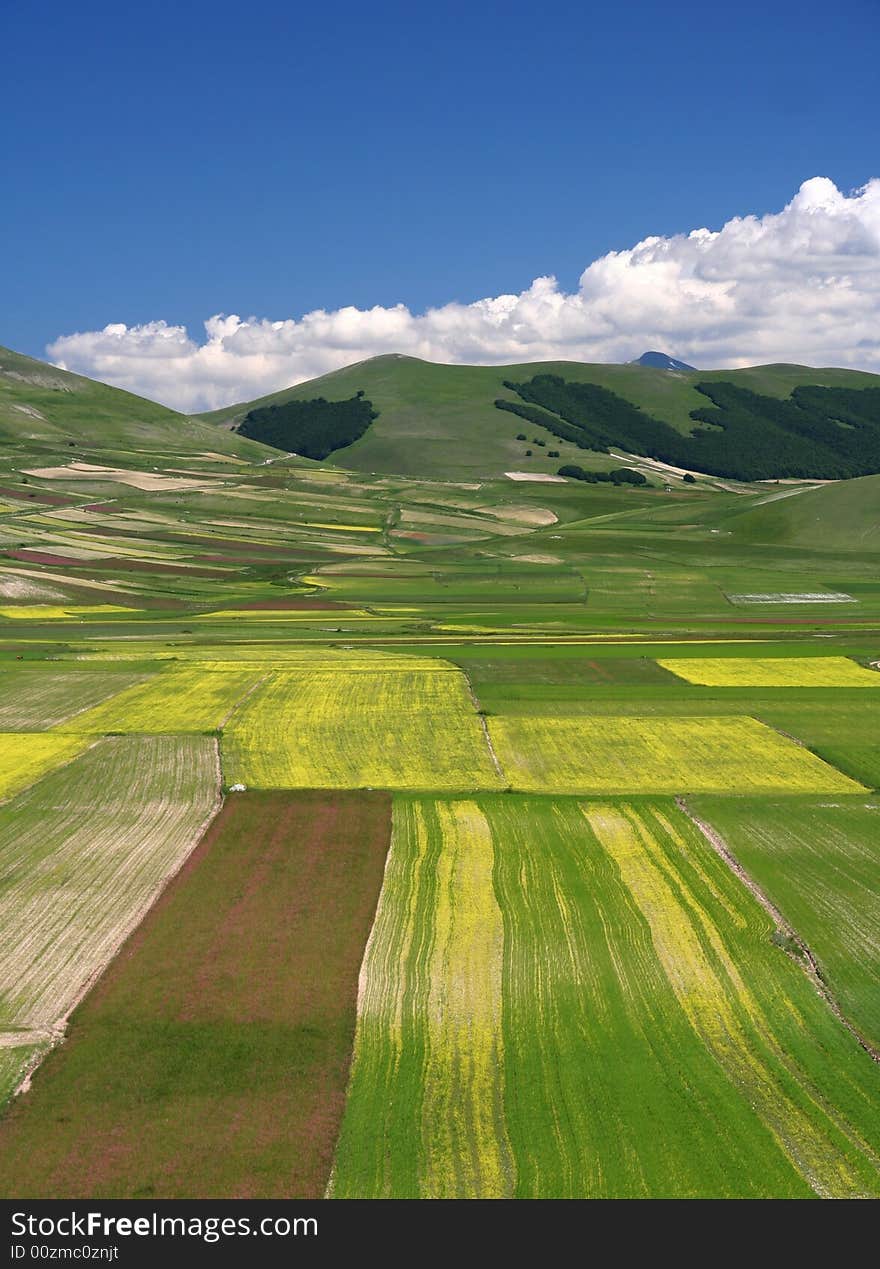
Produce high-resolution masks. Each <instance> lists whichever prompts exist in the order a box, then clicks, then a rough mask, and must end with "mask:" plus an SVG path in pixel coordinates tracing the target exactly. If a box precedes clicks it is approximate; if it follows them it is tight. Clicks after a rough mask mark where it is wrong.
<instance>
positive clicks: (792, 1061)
mask: <svg viewBox="0 0 880 1269" xmlns="http://www.w3.org/2000/svg"><path fill="white" fill-rule="evenodd" d="M770 933H771V928H770V927H769V923H768V920H767V917H766V914H765V913H764V912H763V911H762V910H761V909H760V908H759V907H758V905H757V904H756V903H754V901H753V900H752V899H751V898H750V896H748V895H747V893H746V892H745V891H744V890H742V888H741V887H740V886H739V883H738V882H737V881H736V880H735V878H733V877H732V875H731V874H730V873H729V872H728V871H727V870H726V869H725V867H724V866H723V864H721V863H720V861H719V860H718V858H717V857H716V856H715V855H714V854H713V853H712V851H711V850H710V848H709V847H708V846H707V845H706V843H705V842H704V841H703V839H702V838H701V837H700V835H699V834H698V833H697V832H696V831H695V830H694V829H693V827H692V826H691V825H690V823H689V821H687V820H686V819H685V818H684V817H683V816H681V814H680V813H678V812H677V811H676V810H675V808H674V806H672V804H669V803H653V804H649V805H640V806H635V805H632V804H630V805H628V804H625V803H578V802H575V801H572V800H563V801H550V800H528V799H511V798H503V799H497V798H496V799H492V800H490V799H485V798H481V799H479V800H477V801H469V802H442V801H439V802H438V801H433V800H430V799H423V800H417V801H406V800H398V801H397V802H396V803H395V822H394V834H393V840H392V848H391V856H390V860H389V865H388V869H387V871H386V881H385V886H384V888H383V893H382V899H381V903H380V908H379V913H378V916H377V920H376V924H375V927H374V930H373V935H372V937H371V940H370V945H369V948H368V951H367V957H366V960H365V964H364V971H363V983H362V990H361V998H360V1007H359V1019H358V1032H357V1038H356V1042H355V1060H354V1067H353V1072H352V1081H351V1087H350V1089H349V1097H348V1105H347V1109H346V1117H345V1121H344V1124H343V1130H342V1135H341V1137H340V1142H339V1147H338V1151H337V1157H336V1165H335V1170H334V1181H333V1187H332V1193H333V1194H334V1195H335V1196H337V1197H345V1196H352V1197H369V1196H391V1195H395V1196H408V1197H416V1196H425V1197H450V1196H469V1197H501V1196H514V1195H516V1196H520V1197H527V1196H534V1195H542V1196H545V1197H565V1196H589V1195H596V1196H599V1195H614V1196H623V1195H655V1196H656V1195H669V1194H676V1195H742V1196H746V1195H755V1194H765V1195H771V1194H772V1195H786V1196H797V1195H806V1194H809V1193H819V1194H826V1195H832V1194H835V1195H838V1196H841V1195H846V1194H850V1195H854V1194H862V1193H871V1194H878V1193H880V1169H878V1158H877V1153H876V1151H877V1147H878V1144H880V1141H878V1139H877V1132H876V1128H877V1125H876V1119H875V1118H873V1116H872V1099H876V1096H877V1092H878V1081H880V1073H878V1072H877V1070H876V1068H874V1067H872V1064H871V1063H870V1062H869V1061H867V1060H865V1061H862V1060H861V1059H862V1058H863V1056H864V1055H863V1054H861V1052H860V1051H859V1050H858V1048H857V1046H856V1045H855V1042H854V1041H852V1040H851V1038H850V1037H848V1036H847V1035H846V1033H844V1032H843V1031H842V1030H841V1029H839V1027H838V1025H837V1023H836V1022H835V1020H833V1019H832V1017H831V1015H830V1014H829V1013H828V1012H827V1011H826V1009H825V1006H824V1004H823V1002H821V1001H820V1000H819V999H818V998H817V997H816V996H815V994H814V992H813V991H812V988H811V987H810V985H809V984H808V982H807V981H806V979H805V978H804V977H803V976H802V974H801V972H800V970H799V969H798V968H797V967H796V966H795V965H793V964H792V962H791V961H790V960H789V959H788V958H786V957H785V955H784V954H783V953H782V952H781V951H780V950H779V949H778V948H776V947H774V945H773V944H772V943H771V942H770V938H769V935H770ZM780 994H781V995H783V996H784V997H786V998H787V1000H788V1002H789V1008H788V1009H787V1010H786V1011H782V1012H780V1011H779V1010H778V1009H777V1008H776V1007H775V1004H774V1002H775V1001H776V999H777V998H778V997H779V996H780ZM648 1125H650V1128H649V1127H648Z"/></svg>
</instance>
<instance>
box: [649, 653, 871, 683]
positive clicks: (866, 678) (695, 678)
mask: <svg viewBox="0 0 880 1269" xmlns="http://www.w3.org/2000/svg"><path fill="white" fill-rule="evenodd" d="M657 664H658V665H662V666H663V668H664V669H666V670H671V671H672V673H673V674H677V675H678V677H679V678H680V679H686V680H687V682H688V683H699V684H700V685H701V686H703V687H880V674H878V673H877V672H876V671H875V670H866V669H865V667H864V666H862V665H857V664H856V662H855V661H850V659H849V657H705V658H704V657H670V658H668V659H667V658H664V659H663V660H658V662H657Z"/></svg>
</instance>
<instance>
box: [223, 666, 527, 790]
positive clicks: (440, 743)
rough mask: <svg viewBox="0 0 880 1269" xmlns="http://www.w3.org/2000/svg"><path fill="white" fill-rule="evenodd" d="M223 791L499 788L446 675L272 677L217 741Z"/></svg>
mask: <svg viewBox="0 0 880 1269" xmlns="http://www.w3.org/2000/svg"><path fill="white" fill-rule="evenodd" d="M223 774H224V779H225V780H226V783H227V784H235V783H241V784H244V785H246V786H247V787H248V788H257V789H308V788H320V789H363V788H380V789H428V788H437V789H461V790H467V789H495V788H499V787H501V784H502V781H501V778H500V776H499V775H498V773H497V771H496V770H495V768H494V766H493V763H492V758H491V754H490V752H489V747H488V745H487V744H486V740H485V736H484V733H483V730H482V727H481V725H480V720H479V718H478V717H477V714H476V711H475V708H474V705H473V702H472V701H471V698H470V696H469V694H468V690H467V684H466V680H465V679H464V676H463V675H460V674H457V673H456V672H455V671H452V670H450V669H449V668H446V669H442V668H441V669H438V670H437V671H436V672H432V671H430V670H415V671H408V670H397V671H387V672H382V671H375V672H373V673H369V674H367V673H358V672H356V671H355V672H346V671H345V670H336V671H332V672H330V673H327V672H321V671H316V672H313V673H298V674H297V673H279V674H274V675H272V676H271V677H270V678H269V679H268V680H267V681H266V682H265V683H264V684H262V685H261V686H260V687H258V688H257V689H256V691H255V692H254V693H253V695H252V696H250V697H249V698H248V700H247V701H246V702H245V703H244V705H243V706H242V707H241V709H239V710H238V711H237V712H236V713H235V715H234V716H233V718H232V720H231V722H230V724H229V726H228V728H227V729H226V731H225V733H224V737H223Z"/></svg>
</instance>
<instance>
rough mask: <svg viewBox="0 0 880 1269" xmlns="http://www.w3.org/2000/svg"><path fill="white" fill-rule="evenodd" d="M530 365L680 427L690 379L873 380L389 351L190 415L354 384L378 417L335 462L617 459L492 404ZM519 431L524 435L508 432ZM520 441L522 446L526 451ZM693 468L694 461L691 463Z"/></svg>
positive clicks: (855, 375)
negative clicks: (485, 362)
mask: <svg viewBox="0 0 880 1269" xmlns="http://www.w3.org/2000/svg"><path fill="white" fill-rule="evenodd" d="M536 375H556V376H559V377H560V378H562V379H564V380H565V381H566V383H569V384H592V385H595V386H596V387H597V388H600V389H604V390H605V391H606V392H611V393H614V394H616V396H617V397H620V398H623V400H624V401H625V402H628V403H629V404H630V405H631V406H635V407H637V409H638V410H639V411H641V412H643V413H644V414H645V415H651V416H652V417H653V418H655V419H657V420H661V421H662V423H663V424H666V425H668V426H669V428H671V429H673V430H674V431H675V432H677V433H679V434H680V435H681V436H682V437H686V436H688V435H689V433H690V432H691V430H692V429H693V428H694V427H695V426H696V424H695V421H694V419H693V418H692V417H691V412H692V411H694V410H701V411H705V410H706V409H707V407H710V406H711V405H712V402H711V401H710V400H709V399H708V398H707V397H706V396H705V395H704V394H703V393H701V392H699V391H698V390H697V387H696V385H697V384H699V383H708V384H712V383H719V382H720V383H729V384H733V385H735V386H736V387H737V388H741V389H745V390H746V391H747V392H749V393H756V394H760V395H761V396H762V397H769V398H774V399H776V400H785V399H786V398H788V397H789V396H790V394H791V392H792V391H793V390H794V389H796V388H798V387H802V386H804V385H810V386H818V387H824V388H833V389H855V390H857V391H858V390H862V389H865V388H874V389H876V388H878V387H880V376H877V375H872V374H868V373H864V372H861V371H853V370H835V369H821V370H817V369H813V368H811V367H807V366H795V365H773V366H756V367H751V368H748V369H743V370H714V371H687V372H685V371H678V370H668V369H657V368H653V367H650V366H643V365H638V364H631V365H592V364H586V363H582V362H542V363H534V364H532V365H516V366H452V365H439V364H434V363H432V362H427V361H420V360H419V359H417V358H414V357H405V356H401V355H397V354H390V355H386V356H382V357H373V358H370V359H369V360H368V361H363V362H358V363H357V364H355V365H353V366H347V367H345V368H344V369H342V370H337V371H334V372H332V373H331V374H327V375H323V376H321V377H320V378H318V379H313V380H310V381H308V382H306V383H301V384H297V385H296V386H295V387H292V388H287V389H284V390H283V391H281V392H276V393H272V394H270V395H269V396H266V397H261V398H260V399H259V400H257V401H252V402H245V403H241V404H238V405H233V406H228V407H226V408H224V409H222V410H216V411H213V412H211V413H209V414H204V415H200V416H199V417H200V418H201V419H203V420H204V421H205V422H210V423H215V424H220V425H221V426H223V427H225V428H231V427H237V426H239V425H240V424H241V423H242V421H243V420H244V419H245V418H246V416H247V415H248V414H249V413H250V411H252V410H254V409H256V408H265V407H271V406H276V405H280V404H284V403H285V402H289V401H309V400H314V399H317V398H320V397H323V398H325V399H327V400H328V401H343V400H348V399H350V398H352V397H354V396H355V395H356V394H357V393H358V392H361V393H363V394H364V397H365V398H366V399H367V400H368V401H369V402H370V403H371V404H372V407H373V408H374V409H375V410H376V411H378V418H377V419H376V420H375V422H373V424H372V425H371V426H370V427H369V428H368V430H367V431H366V432H365V433H364V434H363V435H362V436H361V437H360V439H359V440H356V441H355V442H354V443H353V444H351V445H348V446H347V447H346V448H344V449H340V450H337V451H336V452H334V453H333V454H331V456H330V458H329V460H328V461H330V462H332V463H334V464H335V465H337V466H339V467H344V468H348V469H351V470H355V471H368V472H375V473H389V474H390V473H394V474H398V475H409V476H419V475H432V476H436V477H438V478H445V479H453V480H455V479H468V478H475V477H483V476H493V475H499V474H501V473H502V472H504V471H510V470H522V469H527V470H530V471H535V472H539V473H550V472H555V471H556V470H557V469H558V467H559V465H560V464H561V463H566V462H568V463H571V462H577V463H580V464H581V465H583V466H587V467H590V466H592V467H596V468H602V467H605V468H607V467H609V466H611V467H613V466H619V461H618V462H616V461H614V459H613V458H609V456H608V455H607V454H594V453H593V452H592V451H590V450H589V449H587V450H585V449H584V448H582V447H579V446H578V445H576V444H575V443H574V442H572V441H568V440H565V439H562V438H561V437H560V436H558V435H554V433H553V432H552V431H551V430H549V428H548V427H545V426H541V425H540V424H536V423H534V422H533V421H526V420H524V419H522V418H517V417H516V416H515V415H514V414H512V413H509V412H507V411H504V410H499V409H497V408H496V406H495V401H496V400H503V401H506V402H508V403H510V404H516V403H517V402H519V403H520V404H521V401H520V400H519V398H518V396H517V394H516V393H515V392H514V391H512V390H511V389H509V388H507V387H505V381H507V382H517V383H523V382H524V381H527V380H531V379H533V378H534V377H535V376H536ZM548 421H549V420H548ZM710 428H711V425H710ZM520 435H524V436H525V440H519V439H517V438H518V437H519V436H520ZM536 441H537V442H541V441H543V442H544V444H543V445H541V444H539V443H538V444H536ZM527 449H531V450H532V454H531V455H530V456H526V450H527ZM551 449H552V450H558V451H559V457H558V458H557V457H550V455H549V454H548V452H547V451H548V450H551ZM682 465H686V464H682ZM693 469H694V470H702V469H701V468H699V467H697V466H696V464H695V463H694V464H693ZM762 474H763V473H762ZM774 474H775V473H774ZM780 474H785V473H780ZM803 474H806V473H803ZM824 474H827V475H839V474H841V473H840V472H838V471H835V472H831V471H829V472H827V473H824Z"/></svg>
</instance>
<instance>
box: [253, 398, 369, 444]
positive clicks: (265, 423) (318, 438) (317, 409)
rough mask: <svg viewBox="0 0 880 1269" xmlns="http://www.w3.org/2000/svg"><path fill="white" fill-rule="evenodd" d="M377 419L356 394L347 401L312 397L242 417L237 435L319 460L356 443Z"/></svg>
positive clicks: (263, 407) (270, 407) (364, 399)
mask: <svg viewBox="0 0 880 1269" xmlns="http://www.w3.org/2000/svg"><path fill="white" fill-rule="evenodd" d="M378 417H379V414H378V411H377V410H374V409H373V403H372V401H368V400H367V399H366V397H365V396H364V394H363V392H358V393H357V394H356V395H355V396H353V397H350V398H349V399H348V400H347V401H325V399H324V398H323V397H316V398H315V399H314V400H313V401H285V402H284V404H283V405H264V406H260V407H258V408H257V409H255V410H251V411H250V413H249V414H247V415H246V416H245V418H244V419H243V420H242V422H241V424H240V425H239V427H238V432H239V434H240V435H241V436H247V437H248V438H249V439H250V440H252V441H262V442H263V444H264V445H272V446H273V447H274V448H275V449H281V450H284V451H285V452H286V453H288V454H302V455H303V457H304V458H316V459H322V458H326V457H327V455H328V454H332V453H333V451H334V450H337V449H344V448H345V446H346V445H351V444H352V443H353V442H354V441H356V440H358V439H359V438H360V437H361V436H363V434H364V432H366V430H367V428H368V427H369V426H370V424H371V423H372V422H373V420H374V419H376V418H378Z"/></svg>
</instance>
